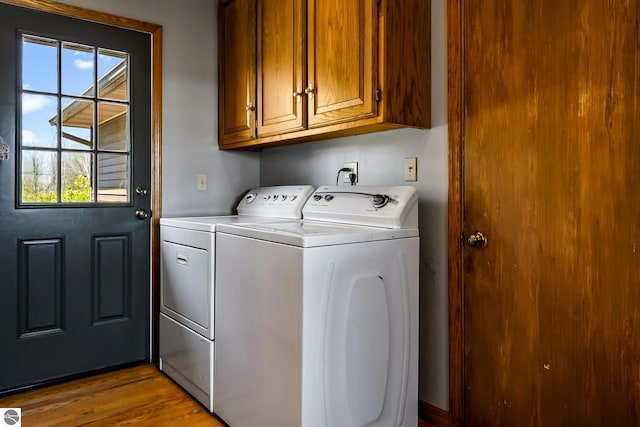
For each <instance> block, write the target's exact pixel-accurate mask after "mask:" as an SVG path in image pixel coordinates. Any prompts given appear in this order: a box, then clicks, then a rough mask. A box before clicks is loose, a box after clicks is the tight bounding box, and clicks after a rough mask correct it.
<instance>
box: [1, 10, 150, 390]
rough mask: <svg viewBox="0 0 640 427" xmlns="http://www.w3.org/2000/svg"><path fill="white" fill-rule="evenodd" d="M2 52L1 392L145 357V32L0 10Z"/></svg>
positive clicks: (147, 92)
mask: <svg viewBox="0 0 640 427" xmlns="http://www.w3.org/2000/svg"><path fill="white" fill-rule="evenodd" d="M0 56H1V57H2V58H4V61H3V62H2V63H0V111H2V114H0V136H2V137H3V139H4V140H5V142H6V143H7V145H8V147H9V150H10V152H9V158H8V159H5V160H1V161H0V254H1V255H2V258H1V262H0V343H1V345H0V347H1V348H2V350H1V351H0V354H1V356H0V360H1V363H0V391H6V390H12V389H16V388H20V387H24V386H29V385H33V384H38V383H42V382H46V381H50V380H57V379H60V378H64V377H67V376H70V375H76V374H81V373H86V372H89V371H93V370H98V369H103V368H107V367H113V366H118V365H122V364H128V363H131V362H140V361H144V360H147V359H148V358H149V333H150V331H149V329H150V328H149V305H150V300H149V289H150V274H149V273H150V259H149V251H150V241H149V233H150V225H149V219H148V218H149V216H148V215H149V207H150V200H149V196H148V193H145V192H144V191H142V188H145V189H147V191H148V189H149V187H150V184H151V168H150V160H151V113H150V106H151V85H150V83H149V79H150V75H151V64H150V58H151V39H150V36H149V35H148V34H144V33H139V32H135V31H129V30H125V29H119V28H116V27H112V26H108V25H101V24H96V23H92V22H89V21H86V20H80V19H73V18H68V17H62V16H59V15H55V14H48V13H44V12H38V11H33V10H30V9H27V8H23V7H17V6H12V5H8V4H0ZM136 188H140V191H139V192H136V191H135V189H136ZM137 211H139V213H138V214H136V212H137ZM144 214H146V215H147V216H145V215H144Z"/></svg>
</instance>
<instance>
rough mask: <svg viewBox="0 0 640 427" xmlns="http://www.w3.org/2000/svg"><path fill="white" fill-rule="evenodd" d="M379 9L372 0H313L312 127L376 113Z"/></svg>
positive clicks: (310, 50) (310, 6) (310, 25)
mask: <svg viewBox="0 0 640 427" xmlns="http://www.w3.org/2000/svg"><path fill="white" fill-rule="evenodd" d="M377 15H378V9H377V6H376V3H375V2H374V1H373V0H364V1H359V0H342V1H335V0H309V2H308V17H307V22H308V23H307V30H308V36H307V43H308V54H307V55H308V58H307V61H308V67H309V69H308V73H307V74H308V83H309V84H313V85H314V88H315V92H314V95H313V98H310V99H309V101H308V113H309V117H308V120H309V127H314V126H322V125H326V124H329V123H339V122H341V121H345V120H354V118H357V117H362V118H365V117H372V116H375V115H376V113H377V103H376V102H375V88H376V85H377V73H378V42H377V40H378V20H377Z"/></svg>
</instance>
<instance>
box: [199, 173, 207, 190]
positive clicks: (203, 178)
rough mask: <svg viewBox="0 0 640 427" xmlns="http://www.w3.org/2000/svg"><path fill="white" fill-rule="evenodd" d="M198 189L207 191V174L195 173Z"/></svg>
mask: <svg viewBox="0 0 640 427" xmlns="http://www.w3.org/2000/svg"><path fill="white" fill-rule="evenodd" d="M197 180H198V191H207V174H204V173H200V174H198V175H197Z"/></svg>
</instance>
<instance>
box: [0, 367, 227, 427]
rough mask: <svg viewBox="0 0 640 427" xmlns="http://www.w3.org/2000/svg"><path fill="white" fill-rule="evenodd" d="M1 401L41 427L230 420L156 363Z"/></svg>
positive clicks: (200, 423)
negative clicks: (216, 413) (211, 410)
mask: <svg viewBox="0 0 640 427" xmlns="http://www.w3.org/2000/svg"><path fill="white" fill-rule="evenodd" d="M0 407H4V408H12V407H19V408H22V417H23V421H24V423H23V425H34V426H35V425H37V426H41V427H46V426H59V425H64V426H79V425H83V426H84V425H88V426H93V425H95V426H104V425H124V424H127V425H136V426H162V425H167V426H196V427H197V426H211V427H222V426H224V425H225V424H224V423H222V422H221V421H220V420H218V419H217V418H216V417H215V416H214V415H212V414H210V413H209V412H208V411H207V409H206V408H205V407H203V406H202V405H200V403H199V402H197V401H196V400H195V399H193V398H192V397H191V396H189V395H188V394H187V393H186V392H185V391H184V390H182V389H181V388H180V387H179V386H178V385H176V384H175V383H174V382H173V381H172V380H171V379H169V377H167V376H166V375H164V374H163V373H162V372H160V371H159V370H158V369H157V368H156V367H155V366H154V365H151V364H148V365H142V366H137V367H134V368H128V369H123V370H119V371H114V372H109V373H105V374H100V375H95V376H91V377H88V378H83V379H79V380H74V381H69V382H66V383H62V384H57V385H53V386H50V387H45V388H40V389H36V390H31V391H27V392H23V393H18V394H14V395H10V396H7V397H3V398H0Z"/></svg>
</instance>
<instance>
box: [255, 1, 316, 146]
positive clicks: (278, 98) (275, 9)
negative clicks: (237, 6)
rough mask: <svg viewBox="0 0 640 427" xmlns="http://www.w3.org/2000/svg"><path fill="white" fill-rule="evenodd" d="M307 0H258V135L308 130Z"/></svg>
mask: <svg viewBox="0 0 640 427" xmlns="http://www.w3.org/2000/svg"><path fill="white" fill-rule="evenodd" d="M305 16H306V0H259V1H258V76H257V77H258V135H259V136H261V137H262V136H269V135H273V134H280V133H285V132H291V131H294V130H300V129H304V128H305V127H306V123H305V120H304V119H305V117H304V116H305V114H304V108H305V107H306V105H307V104H306V96H302V95H303V94H304V88H305V84H304V78H305V76H304V73H305V65H306V46H305V27H304V25H305V21H304V20H305Z"/></svg>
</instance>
